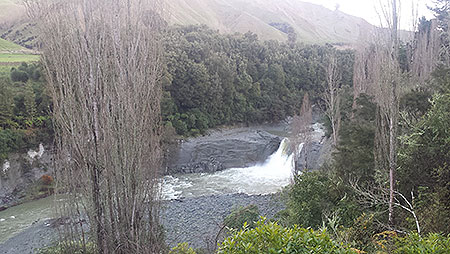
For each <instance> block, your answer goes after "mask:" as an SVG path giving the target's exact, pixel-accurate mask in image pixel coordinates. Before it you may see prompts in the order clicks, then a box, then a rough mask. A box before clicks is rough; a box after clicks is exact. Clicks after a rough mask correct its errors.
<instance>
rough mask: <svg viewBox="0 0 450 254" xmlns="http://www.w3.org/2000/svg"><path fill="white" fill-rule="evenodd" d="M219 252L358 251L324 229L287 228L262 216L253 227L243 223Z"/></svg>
mask: <svg viewBox="0 0 450 254" xmlns="http://www.w3.org/2000/svg"><path fill="white" fill-rule="evenodd" d="M218 253H219V254H220V253H227V254H241V253H242V254H249V253H255V254H259V253H286V254H288V253H319V254H320V253H355V252H354V251H353V250H351V249H348V248H346V247H344V246H342V245H340V244H338V243H336V242H334V241H333V240H331V238H330V236H329V235H328V234H327V233H326V232H325V231H322V232H315V231H313V230H312V229H304V228H299V227H298V226H297V225H294V226H293V227H292V228H285V227H282V226H280V225H278V224H277V223H276V222H269V223H266V220H265V219H264V218H262V219H261V220H260V221H258V222H257V223H256V227H255V228H254V229H249V228H248V227H244V228H243V229H242V230H240V231H239V232H236V233H234V234H233V235H232V236H230V237H228V238H227V239H225V241H224V242H223V243H222V244H221V245H220V246H219V250H218Z"/></svg>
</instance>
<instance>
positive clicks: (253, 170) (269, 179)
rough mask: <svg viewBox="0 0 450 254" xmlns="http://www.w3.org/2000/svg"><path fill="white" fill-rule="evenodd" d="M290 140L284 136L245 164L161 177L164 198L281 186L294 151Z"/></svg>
mask: <svg viewBox="0 0 450 254" xmlns="http://www.w3.org/2000/svg"><path fill="white" fill-rule="evenodd" d="M289 151H290V149H289V140H288V139H286V138H285V139H284V140H283V141H282V142H281V143H280V146H279V147H278V150H277V151H276V152H275V153H273V154H272V155H271V156H270V157H269V158H267V160H266V161H265V162H264V163H262V164H260V165H255V166H251V167H246V168H231V169H226V170H224V171H220V172H215V173H212V174H209V173H201V174H186V175H174V176H166V177H164V178H163V184H162V192H163V198H164V199H175V198H180V197H198V196H206V195H214V194H227V193H228V194H229V193H246V194H249V195H256V194H269V193H275V192H278V191H279V190H281V188H282V187H284V186H286V185H288V184H289V183H290V180H291V176H292V170H293V155H292V154H291V153H290V152H289Z"/></svg>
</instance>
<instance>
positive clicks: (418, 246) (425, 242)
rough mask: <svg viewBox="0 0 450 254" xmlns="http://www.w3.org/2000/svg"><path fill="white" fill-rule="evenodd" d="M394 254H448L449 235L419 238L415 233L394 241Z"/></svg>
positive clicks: (449, 246) (449, 247) (432, 235)
mask: <svg viewBox="0 0 450 254" xmlns="http://www.w3.org/2000/svg"><path fill="white" fill-rule="evenodd" d="M394 246H395V250H394V253H398V254H400V253H411V254H413V253H437V254H440V253H442V254H444V253H450V235H449V236H447V237H445V236H443V235H440V234H429V235H427V236H425V237H420V236H419V235H418V234H417V233H414V234H410V235H408V236H406V237H399V238H396V239H395V244H394Z"/></svg>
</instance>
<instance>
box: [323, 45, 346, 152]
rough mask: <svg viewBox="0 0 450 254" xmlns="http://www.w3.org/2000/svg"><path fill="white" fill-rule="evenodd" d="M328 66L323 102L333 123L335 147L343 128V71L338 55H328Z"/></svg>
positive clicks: (326, 68)
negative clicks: (341, 105)
mask: <svg viewBox="0 0 450 254" xmlns="http://www.w3.org/2000/svg"><path fill="white" fill-rule="evenodd" d="M327 60H328V64H327V66H326V67H325V75H326V78H327V81H326V83H325V84H324V92H323V94H322V100H323V102H324V103H325V110H324V111H325V115H326V116H327V117H328V119H329V120H330V123H331V129H332V131H333V133H332V137H333V145H334V146H336V145H337V143H338V138H339V129H340V127H341V107H340V104H341V92H340V91H341V79H342V74H341V69H340V67H339V63H338V59H337V57H336V53H335V52H332V53H330V54H329V55H328V58H327Z"/></svg>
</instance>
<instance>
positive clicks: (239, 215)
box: [223, 205, 259, 229]
mask: <svg viewBox="0 0 450 254" xmlns="http://www.w3.org/2000/svg"><path fill="white" fill-rule="evenodd" d="M258 220H259V209H258V207H257V206H255V205H249V206H246V207H239V208H238V209H235V210H234V211H233V212H232V213H231V214H230V215H228V216H227V217H226V218H225V220H224V222H223V223H224V225H225V226H227V227H228V228H232V229H240V228H242V226H244V223H247V225H248V227H249V228H254V226H255V223H256V222H257V221H258Z"/></svg>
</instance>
